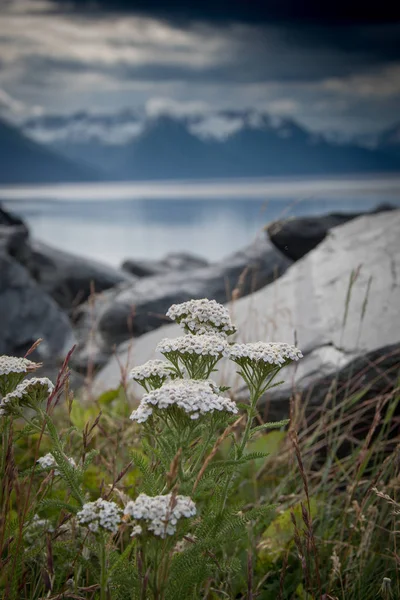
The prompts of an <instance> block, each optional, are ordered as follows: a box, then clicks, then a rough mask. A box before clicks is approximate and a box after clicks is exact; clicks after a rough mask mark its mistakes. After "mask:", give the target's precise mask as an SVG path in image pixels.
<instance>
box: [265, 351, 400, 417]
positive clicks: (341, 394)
mask: <svg viewBox="0 0 400 600" xmlns="http://www.w3.org/2000/svg"><path fill="white" fill-rule="evenodd" d="M322 366H323V367H324V369H323V370H322V371H319V372H317V374H316V373H315V372H314V373H309V374H308V375H307V376H306V377H304V378H302V379H301V380H298V381H297V382H296V392H297V393H300V394H301V395H302V397H303V398H306V399H307V402H308V406H307V408H308V410H309V411H310V410H313V409H314V408H315V407H318V406H321V405H322V404H324V405H328V406H329V404H330V402H329V398H335V402H336V403H340V402H341V401H342V400H344V399H345V398H346V397H347V398H348V397H350V396H351V395H352V394H357V393H359V392H360V390H363V391H364V394H363V396H362V398H360V401H362V402H363V403H364V402H366V401H367V400H369V399H372V398H376V397H377V396H380V395H383V394H388V393H390V392H391V391H392V390H393V389H395V387H396V386H397V383H398V380H399V375H400V342H399V343H398V344H391V345H389V346H383V347H381V348H376V349H374V350H372V351H371V352H367V353H366V354H363V355H361V356H357V357H356V358H354V359H352V360H350V361H349V362H348V363H347V364H345V365H344V366H343V367H342V368H339V369H338V368H336V367H335V364H333V365H332V368H330V369H327V368H326V363H325V364H323V365H322ZM291 396H292V394H291V392H290V390H288V388H287V386H278V387H276V388H273V390H271V392H270V393H268V394H266V395H265V397H264V398H263V399H262V402H263V403H264V404H265V408H266V413H267V415H266V416H267V418H268V419H272V420H280V419H283V418H285V416H287V415H288V414H289V403H290V398H291ZM316 414H318V413H316Z"/></svg>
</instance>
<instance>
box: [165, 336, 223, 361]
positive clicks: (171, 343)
mask: <svg viewBox="0 0 400 600" xmlns="http://www.w3.org/2000/svg"><path fill="white" fill-rule="evenodd" d="M226 348H227V342H226V341H225V339H224V338H223V337H221V336H220V335H217V334H215V333H209V334H203V335H191V334H189V335H182V336H180V337H177V338H172V339H170V338H165V339H163V340H161V342H159V344H158V345H157V350H158V351H159V352H161V353H162V354H165V355H166V356H167V357H168V356H169V355H171V354H178V355H181V356H183V355H194V354H197V355H199V356H213V357H215V358H220V357H221V356H222V355H223V353H224V352H225V351H226Z"/></svg>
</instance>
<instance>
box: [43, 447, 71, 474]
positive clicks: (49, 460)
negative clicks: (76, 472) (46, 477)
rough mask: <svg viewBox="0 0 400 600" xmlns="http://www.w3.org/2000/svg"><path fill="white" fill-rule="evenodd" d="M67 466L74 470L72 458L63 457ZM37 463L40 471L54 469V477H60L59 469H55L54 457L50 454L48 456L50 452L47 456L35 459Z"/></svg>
mask: <svg viewBox="0 0 400 600" xmlns="http://www.w3.org/2000/svg"><path fill="white" fill-rule="evenodd" d="M65 458H66V459H67V460H68V462H69V464H70V465H71V466H72V467H75V468H76V462H75V460H74V459H73V458H72V457H68V456H66V457H65ZM37 462H38V463H39V466H40V468H41V469H43V470H47V469H54V475H61V473H60V471H59V469H57V468H56V467H57V463H56V460H55V458H54V456H53V455H52V454H50V452H49V453H48V454H45V455H44V456H41V457H40V458H38V459H37Z"/></svg>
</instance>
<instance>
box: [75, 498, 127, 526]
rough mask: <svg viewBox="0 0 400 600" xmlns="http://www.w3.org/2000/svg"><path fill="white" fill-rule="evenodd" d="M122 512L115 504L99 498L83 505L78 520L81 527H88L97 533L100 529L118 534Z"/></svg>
mask: <svg viewBox="0 0 400 600" xmlns="http://www.w3.org/2000/svg"><path fill="white" fill-rule="evenodd" d="M121 513H122V510H121V509H120V508H119V507H118V506H117V505H116V504H115V502H108V501H107V500H103V498H98V499H97V500H95V501H94V502H86V504H84V505H83V507H82V510H80V511H79V512H78V513H77V515H76V518H77V519H78V523H80V525H86V526H87V527H88V529H90V531H92V532H93V533H96V532H98V531H99V529H104V530H105V531H110V532H111V533H117V531H118V526H119V524H120V522H121Z"/></svg>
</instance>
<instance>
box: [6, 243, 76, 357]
mask: <svg viewBox="0 0 400 600" xmlns="http://www.w3.org/2000/svg"><path fill="white" fill-rule="evenodd" d="M38 338H43V340H44V341H43V343H42V344H41V346H40V357H41V358H42V360H50V361H51V362H53V361H54V360H55V359H56V358H57V357H64V356H65V353H66V351H67V350H69V349H70V348H71V346H72V345H73V343H74V337H73V332H72V327H71V324H70V322H69V319H68V317H67V315H66V314H65V313H64V312H63V311H62V310H61V309H60V308H59V307H58V306H57V304H56V303H55V302H54V300H52V298H50V297H49V296H48V295H47V294H46V293H45V292H43V290H41V288H40V287H39V286H38V285H37V284H36V283H35V281H34V280H33V279H32V278H31V277H30V275H29V273H28V272H27V271H26V269H24V267H22V266H21V265H20V264H19V263H18V262H17V261H16V260H15V259H13V258H12V257H10V256H9V255H8V254H5V253H0V354H11V355H17V356H20V355H24V354H25V352H26V351H27V350H28V349H29V348H30V346H31V345H32V344H33V343H34V342H35V341H36V340H37V339H38Z"/></svg>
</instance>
